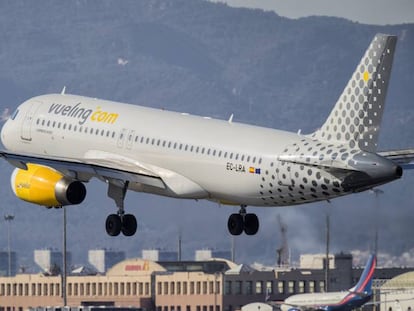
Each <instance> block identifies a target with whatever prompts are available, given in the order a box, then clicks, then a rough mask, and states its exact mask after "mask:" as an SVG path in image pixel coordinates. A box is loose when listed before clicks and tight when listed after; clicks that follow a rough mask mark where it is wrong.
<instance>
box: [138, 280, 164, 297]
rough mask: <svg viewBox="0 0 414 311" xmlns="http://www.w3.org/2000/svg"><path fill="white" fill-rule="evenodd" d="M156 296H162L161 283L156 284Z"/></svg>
mask: <svg viewBox="0 0 414 311" xmlns="http://www.w3.org/2000/svg"><path fill="white" fill-rule="evenodd" d="M141 284H142V283H141ZM157 294H158V295H162V284H161V282H158V284H157Z"/></svg>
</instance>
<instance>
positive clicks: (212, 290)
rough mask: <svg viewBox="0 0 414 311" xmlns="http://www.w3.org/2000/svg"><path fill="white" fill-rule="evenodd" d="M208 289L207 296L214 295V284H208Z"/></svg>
mask: <svg viewBox="0 0 414 311" xmlns="http://www.w3.org/2000/svg"><path fill="white" fill-rule="evenodd" d="M208 288H209V292H208V293H209V294H214V282H213V281H210V282H209V284H208Z"/></svg>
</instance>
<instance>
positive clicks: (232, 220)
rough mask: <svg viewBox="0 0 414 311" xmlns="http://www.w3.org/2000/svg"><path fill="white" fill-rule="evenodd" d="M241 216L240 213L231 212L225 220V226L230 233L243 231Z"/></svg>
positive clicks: (237, 233) (236, 233)
mask: <svg viewBox="0 0 414 311" xmlns="http://www.w3.org/2000/svg"><path fill="white" fill-rule="evenodd" d="M243 227H244V226H243V217H242V215H240V214H231V215H230V217H229V220H228V221H227V228H228V229H229V232H230V234H231V235H240V234H241V233H242V232H243Z"/></svg>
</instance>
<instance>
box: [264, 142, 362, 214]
mask: <svg viewBox="0 0 414 311" xmlns="http://www.w3.org/2000/svg"><path fill="white" fill-rule="evenodd" d="M362 153H363V152H362V151H361V150H359V149H356V148H353V149H351V148H349V147H347V146H345V145H342V144H339V145H335V144H328V143H323V142H320V141H318V140H314V139H311V138H309V137H300V136H298V140H297V141H296V142H294V143H292V144H290V145H288V146H286V147H285V148H284V150H283V152H282V154H280V155H279V157H278V161H276V163H277V164H276V165H273V166H271V165H270V164H269V165H268V168H267V169H266V170H264V174H262V178H261V182H260V189H259V195H260V197H261V200H262V203H263V205H268V206H273V205H279V206H283V205H294V204H302V203H308V202H314V201H320V200H326V199H328V198H332V197H336V196H341V195H344V194H346V193H347V192H346V191H345V190H344V189H343V188H342V186H341V183H342V181H341V179H340V177H338V176H335V175H334V174H331V173H330V172H329V167H332V166H333V167H336V168H341V167H342V168H344V169H352V167H353V165H354V164H356V163H355V160H354V157H355V156H357V155H361V154H362ZM303 163H306V165H305V164H303Z"/></svg>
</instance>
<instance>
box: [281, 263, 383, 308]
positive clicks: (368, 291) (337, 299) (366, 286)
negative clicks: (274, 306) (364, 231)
mask: <svg viewBox="0 0 414 311" xmlns="http://www.w3.org/2000/svg"><path fill="white" fill-rule="evenodd" d="M375 266H376V256H375V255H371V256H370V257H369V259H368V262H367V264H366V266H365V268H364V271H363V272H362V275H361V278H360V279H359V282H358V283H357V285H355V286H354V287H352V288H351V289H349V290H348V291H342V292H330V293H307V294H298V295H293V296H290V297H289V298H287V299H286V300H285V301H284V302H283V303H282V304H281V306H280V308H281V310H282V311H305V310H306V311H316V310H320V311H351V310H353V309H356V308H359V307H361V306H362V305H363V304H365V303H367V302H368V301H369V300H370V299H371V297H372V288H371V286H372V277H373V275H374V271H375Z"/></svg>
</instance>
